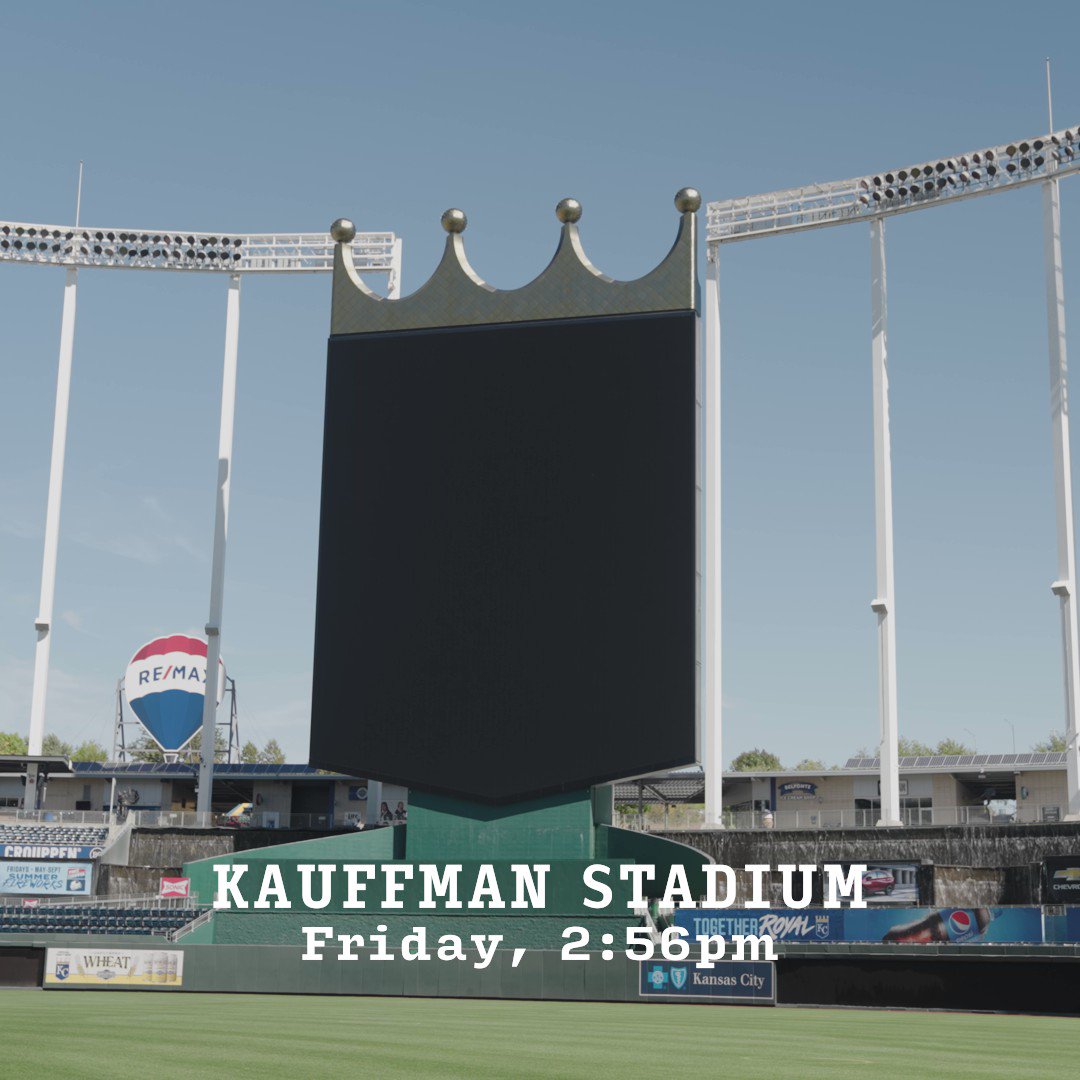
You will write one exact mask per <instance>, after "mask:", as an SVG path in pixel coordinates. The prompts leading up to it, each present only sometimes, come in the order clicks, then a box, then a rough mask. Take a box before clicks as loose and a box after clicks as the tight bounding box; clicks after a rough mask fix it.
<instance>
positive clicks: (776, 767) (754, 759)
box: [731, 749, 783, 772]
mask: <svg viewBox="0 0 1080 1080" xmlns="http://www.w3.org/2000/svg"><path fill="white" fill-rule="evenodd" d="M731 768H732V770H733V771H734V772H779V771H780V770H781V769H782V768H783V766H782V765H781V764H780V759H779V758H778V757H777V756H776V755H775V754H770V753H769V751H768V750H758V749H754V750H744V751H743V752H742V753H741V754H740V755H739V756H738V757H737V758H736V759H735V760H734V761H733V762H732V763H731Z"/></svg>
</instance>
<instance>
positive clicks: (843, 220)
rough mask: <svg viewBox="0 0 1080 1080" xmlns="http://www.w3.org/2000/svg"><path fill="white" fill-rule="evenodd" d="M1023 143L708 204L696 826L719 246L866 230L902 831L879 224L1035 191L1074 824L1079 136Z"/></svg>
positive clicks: (707, 768) (707, 726)
mask: <svg viewBox="0 0 1080 1080" xmlns="http://www.w3.org/2000/svg"><path fill="white" fill-rule="evenodd" d="M1047 88H1048V91H1049V66H1048V68H1047ZM1049 127H1050V129H1051V134H1049V135H1040V136H1037V137H1034V138H1029V139H1021V140H1017V141H1016V142H1012V143H1005V144H1002V145H1000V146H992V147H988V148H986V149H983V150H973V151H969V152H967V153H963V154H954V155H952V156H950V157H940V158H930V159H929V160H926V161H923V162H920V163H918V164H914V165H906V166H904V167H902V168H894V169H890V170H887V171H882V172H878V173H872V174H868V175H866V176H859V177H856V178H854V179H851V180H839V181H836V182H833V183H826V184H810V185H808V186H806V187H799V188H791V189H789V190H787V191H777V192H773V193H771V194H766V195H752V196H749V197H747V198H740V199H728V200H726V201H723V202H711V203H709V204H708V206H707V233H706V242H707V252H708V257H707V270H706V287H705V363H706V371H705V402H704V410H703V412H704V416H705V443H706V447H705V455H706V465H705V487H706V490H705V507H706V521H705V529H706V541H705V552H706V555H705V578H706V583H707V584H706V590H705V597H706V611H705V640H706V648H707V650H708V653H707V655H706V657H705V663H704V665H703V668H704V673H705V674H704V678H705V685H704V690H705V701H704V706H705V707H704V724H703V754H702V756H703V759H704V760H703V764H704V772H705V819H706V823H707V824H710V825H715V826H719V825H720V824H721V812H722V805H723V803H722V790H721V784H722V774H723V759H722V754H721V744H722V727H721V705H720V702H721V696H720V673H721V668H720V659H721V648H720V644H721V643H720V419H719V418H720V291H719V277H718V271H719V262H720V248H721V246H722V245H724V244H733V243H738V242H740V241H744V240H759V239H762V238H764V237H767V236H779V235H784V234H787V233H794V232H804V231H806V230H808V229H822V228H827V227H829V226H833V225H854V224H867V225H869V228H870V281H871V363H872V370H873V428H874V502H875V540H876V564H877V588H876V594H875V596H874V598H873V600H872V601H871V604H870V607H871V610H872V611H873V612H874V613H875V615H876V616H877V625H878V658H879V659H878V665H879V677H878V678H879V714H880V722H881V740H880V759H881V818H880V820H879V822H878V824H879V825H900V824H901V815H900V780H899V753H898V720H897V704H896V640H895V632H896V629H895V618H896V616H895V612H894V586H893V521H892V519H893V511H892V463H891V458H892V450H891V445H890V436H889V382H888V344H887V301H886V277H885V219H886V218H888V217H894V216H897V215H899V214H909V213H913V212H914V211H917V210H926V209H929V208H930V207H934V206H946V205H950V204H952V203H955V202H958V201H961V200H964V199H973V198H977V197H980V196H984V195H995V194H998V193H1000V192H1004V191H1012V190H1014V189H1017V188H1023V187H1028V186H1030V185H1032V184H1041V185H1042V190H1043V239H1044V262H1045V272H1046V300H1047V332H1048V337H1049V351H1050V402H1051V415H1052V425H1053V444H1054V449H1053V458H1054V491H1055V498H1056V503H1057V541H1058V566H1057V577H1056V579H1055V580H1054V582H1053V584H1052V585H1051V591H1052V593H1053V595H1055V596H1056V597H1058V599H1059V602H1060V609H1061V623H1062V642H1063V653H1064V676H1065V714H1066V723H1065V728H1066V743H1067V777H1068V799H1069V805H1068V813H1067V819H1071V820H1077V819H1080V757H1078V753H1080V750H1078V745H1077V708H1078V704H1077V703H1078V699H1080V662H1078V655H1077V647H1078V640H1077V612H1076V595H1075V594H1076V584H1075V582H1076V575H1075V566H1076V554H1075V538H1074V535H1073V506H1072V480H1071V471H1070V460H1071V459H1070V448H1069V416H1068V393H1067V385H1066V374H1067V364H1066V353H1065V298H1064V289H1063V283H1062V256H1061V204H1060V196H1059V191H1058V182H1059V180H1061V179H1062V178H1064V177H1066V176H1071V175H1073V174H1074V173H1076V172H1077V171H1080V128H1077V127H1072V128H1067V129H1062V130H1060V131H1054V130H1053V127H1054V124H1053V112H1052V105H1051V108H1050V122H1049Z"/></svg>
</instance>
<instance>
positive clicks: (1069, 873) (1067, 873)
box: [1054, 866, 1080, 881]
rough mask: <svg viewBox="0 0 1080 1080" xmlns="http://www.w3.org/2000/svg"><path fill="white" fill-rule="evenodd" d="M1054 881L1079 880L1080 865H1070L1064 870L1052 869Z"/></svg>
mask: <svg viewBox="0 0 1080 1080" xmlns="http://www.w3.org/2000/svg"><path fill="white" fill-rule="evenodd" d="M1054 880H1055V881H1080V866H1070V867H1068V868H1067V869H1065V870H1055V871H1054Z"/></svg>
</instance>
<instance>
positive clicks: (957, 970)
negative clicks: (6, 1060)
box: [0, 936, 1080, 1015]
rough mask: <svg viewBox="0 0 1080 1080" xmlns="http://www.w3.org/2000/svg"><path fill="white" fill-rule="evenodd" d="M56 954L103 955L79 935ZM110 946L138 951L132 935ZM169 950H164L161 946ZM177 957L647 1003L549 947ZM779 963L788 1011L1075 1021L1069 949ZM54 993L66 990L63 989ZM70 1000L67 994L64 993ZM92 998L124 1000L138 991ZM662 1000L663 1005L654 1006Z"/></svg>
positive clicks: (959, 949) (370, 984) (17, 963)
mask: <svg viewBox="0 0 1080 1080" xmlns="http://www.w3.org/2000/svg"><path fill="white" fill-rule="evenodd" d="M47 944H48V945H50V946H53V947H65V948H71V949H72V950H77V948H78V947H79V945H82V946H83V947H86V948H89V947H94V946H97V947H99V948H100V947H101V946H102V945H105V944H109V942H108V941H107V940H105V941H101V940H88V939H87V938H86V937H77V938H74V939H73V938H71V937H70V936H69V937H68V938H67V939H66V940H64V941H61V940H59V939H56V938H54V939H50V940H49V941H48V943H47ZM112 944H113V945H114V947H115V948H117V949H122V948H127V949H131V948H139V947H140V944H141V943H136V942H134V941H133V940H132V939H131V938H127V939H126V940H124V941H123V943H121V942H118V941H113V942H112ZM163 945H164V943H162V944H159V945H158V948H161V947H162V946H163ZM45 947H46V943H45V942H38V941H35V942H34V943H33V944H32V945H31V944H24V945H20V946H18V947H14V946H11V945H9V944H8V943H6V942H3V943H0V986H27V987H28V986H40V985H41V977H42V972H43V965H44V957H45ZM165 947H167V948H170V949H179V950H181V951H182V952H183V953H184V961H183V985H182V987H177V988H176V989H167V988H155V989H152V990H150V991H149V992H151V993H182V992H184V991H187V992H196V993H198V992H216V993H251V994H256V993H280V994H344V995H357V996H364V995H368V996H380V997H401V996H408V997H452V998H502V999H519V1000H552V1001H597V1002H601V1001H627V1002H629V1001H642V1000H643V999H642V997H641V995H640V993H639V976H640V971H639V968H638V965H637V963H636V962H634V961H631V960H627V959H626V958H625V957H624V956H622V955H616V957H615V958H614V959H613V960H610V961H603V960H600V959H599V958H598V957H597V956H595V955H594V956H592V957H591V958H590V959H589V960H585V961H577V962H574V961H567V960H564V959H562V956H561V954H560V953H559V952H557V951H554V950H546V951H530V952H529V953H527V954H526V955H525V957H524V958H523V959H522V960H521V962H520V964H519V966H518V967H517V968H514V967H513V966H512V953H511V952H509V951H504V952H501V953H497V954H496V955H495V958H494V959H493V960H492V962H491V964H490V966H489V967H487V968H486V969H484V970H476V969H475V968H474V967H473V966H472V959H474V958H475V954H468V955H469V956H470V959H469V960H467V961H464V962H456V961H455V962H442V961H439V960H434V959H433V960H428V961H413V962H411V963H408V962H405V961H401V960H391V961H383V962H376V961H372V960H371V959H370V953H361V954H360V956H361V958H360V959H358V960H355V961H340V960H338V959H336V956H335V954H334V953H333V952H329V951H328V952H327V953H326V954H325V955H326V959H324V960H321V961H304V960H301V959H300V952H301V950H300V949H299V948H297V947H295V946H284V945H224V946H222V945H192V944H185V943H179V944H177V945H168V946H165ZM779 953H780V955H779V957H778V959H777V961H776V984H777V1001H778V1003H779V1004H787V1005H831V1006H863V1007H874V1008H919V1009H959V1010H965V1011H966V1010H986V1011H991V1012H1027V1013H1057V1014H1063V1015H1077V1014H1080V1002H1078V1001H1077V998H1076V994H1075V992H1074V987H1075V985H1076V982H1077V978H1078V976H1080V948H1077V947H1069V946H1056V947H1055V946H1041V947H1038V948H1034V949H1033V948H1025V947H1022V946H1021V947H1015V946H1014V947H1012V948H1011V949H1010V948H1009V947H1002V946H998V947H996V948H991V947H980V946H975V947H972V946H941V947H940V948H937V947H934V946H919V945H915V946H897V945H893V946H886V947H882V946H847V947H846V948H843V947H841V948H839V949H838V948H837V947H836V946H833V947H831V950H830V952H829V953H827V954H824V953H822V952H815V951H814V950H812V949H807V948H806V947H794V948H792V947H790V946H788V947H783V948H780V949H779ZM59 992H61V993H63V992H65V991H64V990H60V991H59ZM68 992H70V991H68ZM97 992H99V993H131V992H136V988H120V987H114V988H113V989H111V990H109V989H105V990H99V991H97ZM653 1000H664V999H653Z"/></svg>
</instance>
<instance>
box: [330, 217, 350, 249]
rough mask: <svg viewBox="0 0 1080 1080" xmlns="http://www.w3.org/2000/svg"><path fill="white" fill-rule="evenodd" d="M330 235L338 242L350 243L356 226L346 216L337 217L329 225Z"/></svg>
mask: <svg viewBox="0 0 1080 1080" xmlns="http://www.w3.org/2000/svg"><path fill="white" fill-rule="evenodd" d="M330 235H331V237H332V238H333V239H334V240H336V241H337V243H339V244H351V243H352V241H353V237H355V236H356V226H355V225H354V224H353V223H352V222H351V221H350V220H349V219H348V218H347V217H339V218H338V219H337V221H335V222H334V224H333V225H331V226H330Z"/></svg>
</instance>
